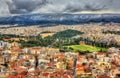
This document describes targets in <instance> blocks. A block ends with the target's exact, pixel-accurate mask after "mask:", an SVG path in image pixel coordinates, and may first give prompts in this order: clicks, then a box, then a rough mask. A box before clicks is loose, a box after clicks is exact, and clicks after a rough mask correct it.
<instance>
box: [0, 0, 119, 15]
mask: <svg viewBox="0 0 120 78" xmlns="http://www.w3.org/2000/svg"><path fill="white" fill-rule="evenodd" d="M82 11H118V12H119V11H120V0H0V14H23V13H56V12H57V13H62V12H82Z"/></svg>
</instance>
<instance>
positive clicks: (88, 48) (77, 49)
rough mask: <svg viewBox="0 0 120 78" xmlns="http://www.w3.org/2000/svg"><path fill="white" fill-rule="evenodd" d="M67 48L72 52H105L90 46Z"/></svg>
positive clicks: (103, 49)
mask: <svg viewBox="0 0 120 78" xmlns="http://www.w3.org/2000/svg"><path fill="white" fill-rule="evenodd" d="M65 47H68V48H71V49H73V50H74V51H89V52H100V51H103V52H105V51H106V48H101V47H95V46H90V45H71V46H65Z"/></svg>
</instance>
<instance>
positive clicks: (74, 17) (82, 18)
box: [0, 13, 120, 26]
mask: <svg viewBox="0 0 120 78" xmlns="http://www.w3.org/2000/svg"><path fill="white" fill-rule="evenodd" d="M101 22H102V23H111V22H113V23H120V14H66V13H63V14H50V13H47V14H28V15H16V16H8V17H0V25H27V26H29V25H46V24H47V25H59V24H63V25H74V24H85V23H101Z"/></svg>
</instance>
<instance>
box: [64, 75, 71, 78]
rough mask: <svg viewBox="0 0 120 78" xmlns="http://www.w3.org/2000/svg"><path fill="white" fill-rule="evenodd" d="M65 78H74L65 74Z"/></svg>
mask: <svg viewBox="0 0 120 78" xmlns="http://www.w3.org/2000/svg"><path fill="white" fill-rule="evenodd" d="M63 78H73V77H72V76H71V75H67V74H65V75H64V76H63Z"/></svg>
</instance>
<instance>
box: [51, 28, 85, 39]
mask: <svg viewBox="0 0 120 78" xmlns="http://www.w3.org/2000/svg"><path fill="white" fill-rule="evenodd" d="M81 34H83V32H80V31H77V30H71V29H68V30H65V31H60V32H57V33H56V34H54V35H53V37H55V38H72V37H74V36H77V35H81Z"/></svg>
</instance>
